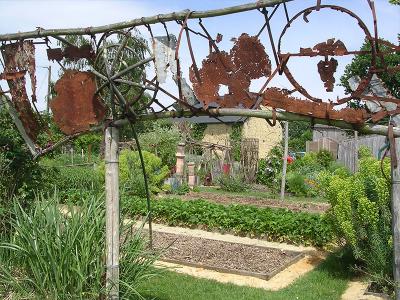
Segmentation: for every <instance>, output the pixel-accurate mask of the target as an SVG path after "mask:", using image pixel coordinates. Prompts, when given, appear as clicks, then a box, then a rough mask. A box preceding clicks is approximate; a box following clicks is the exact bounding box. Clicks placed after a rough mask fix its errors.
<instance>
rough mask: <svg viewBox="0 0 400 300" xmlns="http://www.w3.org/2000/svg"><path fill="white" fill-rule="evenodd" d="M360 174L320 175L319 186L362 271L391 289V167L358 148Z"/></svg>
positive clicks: (331, 214)
mask: <svg viewBox="0 0 400 300" xmlns="http://www.w3.org/2000/svg"><path fill="white" fill-rule="evenodd" d="M360 156H361V157H360V160H359V171H358V172H357V173H355V174H354V175H351V176H349V175H347V174H345V173H337V174H333V175H332V174H329V173H328V172H325V173H321V174H320V178H319V181H320V186H321V188H322V190H323V192H324V194H325V196H326V198H327V199H328V200H329V202H330V204H331V205H332V209H331V211H330V213H329V214H330V216H331V219H332V221H333V222H334V224H335V226H334V228H336V229H337V233H338V235H339V237H342V238H343V239H344V240H345V241H346V243H347V245H348V246H350V248H351V249H352V251H353V254H354V256H355V258H356V259H358V261H359V262H360V263H361V264H360V265H361V268H362V270H363V271H364V272H366V273H367V274H369V275H370V276H371V277H372V279H373V280H374V281H375V282H377V283H378V285H379V286H380V287H382V288H384V289H385V288H389V289H391V288H392V287H393V282H392V262H393V260H392V253H393V240H392V232H391V210H390V180H389V176H390V175H389V174H390V165H389V161H388V160H385V161H384V162H383V168H382V169H383V173H382V170H381V166H380V164H381V163H380V161H378V160H377V159H375V158H373V157H372V156H371V154H370V153H369V152H368V151H367V150H366V149H360Z"/></svg>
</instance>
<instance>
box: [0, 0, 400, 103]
mask: <svg viewBox="0 0 400 300" xmlns="http://www.w3.org/2000/svg"><path fill="white" fill-rule="evenodd" d="M244 3H247V1H245V0H242V1H237V0H233V1H226V0H223V1H212V0H205V1H204V0H203V1H199V0H196V1H195V0H187V1H178V0H170V1H161V0H153V1H143V0H131V1H128V0H125V1H118V0H114V1H98V0H81V1H76V0H69V1H57V0H53V1H40V0H36V1H34V0H31V1H29V0H14V1H7V0H0V20H1V21H0V33H10V32H18V31H28V30H33V29H35V28H36V27H37V26H40V27H43V28H46V29H50V28H65V27H85V26H96V25H104V24H109V23H114V22H119V21H125V20H129V19H134V18H137V17H142V16H150V15H155V14H159V13H168V12H172V11H179V10H183V9H191V10H208V9H215V8H221V7H226V6H232V5H238V4H244ZM315 3H316V0H295V1H292V2H290V3H288V12H289V16H293V15H294V14H295V13H296V12H298V11H300V10H301V9H304V8H306V7H309V6H313V5H315ZM322 4H335V5H340V6H344V7H346V8H348V9H350V10H352V11H354V12H355V13H356V14H358V15H359V16H360V17H361V18H362V19H363V21H364V22H365V23H366V25H367V26H368V28H369V29H370V31H371V32H372V31H373V23H372V16H371V13H370V10H369V8H368V4H367V1H366V0H333V1H329V2H328V1H324V0H322ZM375 5H376V10H377V17H378V26H379V28H378V30H379V35H380V36H381V37H382V38H385V39H387V40H389V41H391V42H393V43H396V42H397V34H398V33H400V6H394V5H390V4H389V3H388V1H387V0H376V1H375ZM309 20H310V23H308V24H306V23H305V22H304V21H303V20H302V18H299V20H298V21H296V22H295V23H294V24H293V26H292V27H291V28H290V29H289V30H288V32H287V36H286V37H285V40H283V41H282V48H283V49H284V50H285V51H298V50H299V47H303V48H304V47H312V46H314V45H315V44H316V43H319V42H323V41H326V40H327V39H328V38H333V37H335V38H339V39H341V40H342V41H343V42H344V43H345V45H346V46H347V49H348V50H357V49H359V48H360V46H361V44H362V42H363V34H362V32H361V30H360V29H359V27H358V26H357V24H356V22H355V21H354V20H353V19H351V18H349V17H347V16H346V15H344V14H342V13H339V12H332V11H329V12H326V11H325V10H324V11H321V12H320V13H313V14H312V15H311V16H310V17H309ZM203 22H204V24H205V26H206V27H207V29H208V30H209V32H210V34H211V35H212V36H214V37H215V36H216V35H217V33H221V34H222V35H223V36H224V38H223V41H222V42H221V43H220V48H222V49H223V50H228V51H229V49H230V48H231V47H232V42H231V41H230V39H231V38H232V37H238V36H239V35H240V34H241V33H243V32H246V33H249V34H250V35H254V34H256V33H257V32H258V30H259V29H260V28H261V26H262V25H263V23H264V21H263V16H262V15H261V14H260V13H259V12H257V11H251V12H245V13H240V14H235V15H229V16H223V17H217V18H209V19H204V20H203ZM271 23H272V28H273V36H274V39H275V42H277V40H278V37H279V34H280V31H281V30H282V28H283V26H284V25H285V18H284V12H283V9H282V8H279V9H278V11H277V13H276V14H275V15H274V17H273V19H272V21H271ZM332 24H334V25H333V26H332ZM189 26H190V27H193V28H194V29H199V27H198V24H197V21H196V20H191V21H189ZM168 27H169V31H170V33H175V34H177V33H178V32H179V31H178V30H179V28H178V26H177V25H176V24H175V23H174V22H170V23H168ZM140 29H141V31H142V32H143V34H144V36H146V37H148V33H147V30H145V29H144V28H140ZM153 31H154V33H155V35H163V34H165V33H164V30H163V27H162V26H159V25H155V26H154V28H153ZM261 41H262V43H263V44H264V45H265V47H266V50H267V53H268V55H269V57H270V59H271V61H272V64H273V66H274V65H275V64H274V62H273V55H272V51H271V49H270V44H269V39H268V38H267V33H266V31H264V32H263V33H262V35H261ZM192 43H193V47H194V51H195V55H196V60H197V64H198V65H200V64H201V61H202V59H203V58H205V56H206V55H207V52H208V43H207V42H206V41H205V40H204V39H200V38H197V37H195V36H193V37H192ZM184 45H185V40H184ZM181 60H182V70H183V72H184V75H186V77H188V76H187V73H188V68H189V66H190V64H191V60H190V58H189V53H188V51H187V49H186V47H183V48H182V52H181ZM318 60H319V59H317V60H314V61H310V60H309V59H301V58H298V59H293V60H291V61H290V62H289V64H288V66H289V67H290V68H291V70H292V73H293V75H294V76H295V78H296V79H297V80H298V81H299V82H300V83H301V84H302V85H304V86H305V87H306V88H307V89H308V90H309V91H310V93H311V94H313V95H315V96H318V97H323V98H325V99H327V98H330V99H335V98H336V96H340V95H342V93H343V91H342V89H341V88H340V87H339V88H335V90H334V92H333V93H327V92H325V90H324V87H323V83H322V82H321V81H320V79H319V75H318V73H317V71H316V70H317V69H316V63H317V62H318ZM338 60H339V66H338V70H337V72H336V76H335V77H336V79H337V80H336V83H338V79H339V77H340V75H341V73H342V70H343V68H344V66H345V65H346V64H347V63H348V62H350V60H351V57H346V58H339V59H338ZM37 65H38V66H39V67H38V68H37V82H38V96H39V99H44V97H45V94H46V89H47V73H46V72H47V71H46V70H45V69H44V68H41V67H46V66H48V65H49V62H48V60H47V58H46V53H45V48H44V47H41V46H38V47H37ZM51 65H52V68H53V70H56V69H57V65H56V64H51ZM150 73H151V71H150ZM52 79H53V80H56V79H57V72H53V76H52ZM263 80H265V79H262V80H258V81H255V82H254V84H253V83H252V86H251V88H253V90H254V91H255V90H257V87H258V86H259V85H260V84H261V82H262V81H263ZM2 86H4V83H2ZM271 86H278V87H285V88H289V89H290V88H291V85H290V83H288V82H287V80H286V79H285V78H284V77H283V76H279V77H276V78H275V79H274V80H273V81H272V82H271ZM165 87H166V88H168V89H169V90H171V91H172V92H173V93H174V94H175V95H177V89H176V87H175V86H174V84H173V83H172V81H171V80H169V81H168V82H167V83H166V84H165ZM163 100H164V101H166V102H167V101H168V100H167V99H163ZM44 107H45V104H44V102H43V100H41V101H40V103H39V109H44Z"/></svg>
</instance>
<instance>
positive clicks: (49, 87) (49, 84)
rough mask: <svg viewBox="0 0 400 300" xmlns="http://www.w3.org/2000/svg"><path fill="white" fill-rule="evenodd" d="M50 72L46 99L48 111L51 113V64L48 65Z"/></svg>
mask: <svg viewBox="0 0 400 300" xmlns="http://www.w3.org/2000/svg"><path fill="white" fill-rule="evenodd" d="M48 70H49V74H48V77H47V97H46V98H47V101H46V112H47V113H49V103H50V94H51V66H49V67H48Z"/></svg>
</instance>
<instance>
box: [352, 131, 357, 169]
mask: <svg viewBox="0 0 400 300" xmlns="http://www.w3.org/2000/svg"><path fill="white" fill-rule="evenodd" d="M357 171H358V131H357V130H355V131H354V170H353V172H354V173H355V172H357Z"/></svg>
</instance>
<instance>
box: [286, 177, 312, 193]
mask: <svg viewBox="0 0 400 300" xmlns="http://www.w3.org/2000/svg"><path fill="white" fill-rule="evenodd" d="M304 181H305V177H304V176H303V175H301V174H299V173H296V172H290V173H288V174H287V176H286V184H287V189H288V191H289V192H291V193H293V194H295V195H296V196H307V187H306V184H305V182H304Z"/></svg>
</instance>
